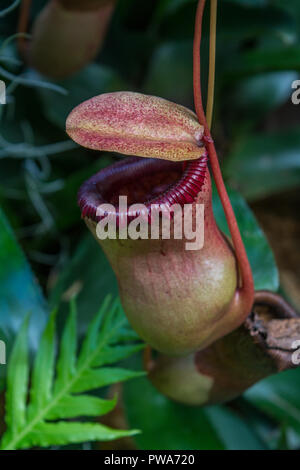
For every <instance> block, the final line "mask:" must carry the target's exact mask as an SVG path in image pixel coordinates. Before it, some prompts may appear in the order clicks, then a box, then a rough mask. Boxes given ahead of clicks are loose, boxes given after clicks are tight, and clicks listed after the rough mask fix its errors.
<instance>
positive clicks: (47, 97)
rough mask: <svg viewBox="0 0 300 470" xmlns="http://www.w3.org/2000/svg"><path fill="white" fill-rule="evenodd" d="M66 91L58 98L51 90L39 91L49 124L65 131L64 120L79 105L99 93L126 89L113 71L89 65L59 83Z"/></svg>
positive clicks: (100, 66) (101, 66) (97, 65)
mask: <svg viewBox="0 0 300 470" xmlns="http://www.w3.org/2000/svg"><path fill="white" fill-rule="evenodd" d="M59 84H60V85H61V86H62V87H63V88H65V89H66V90H68V92H69V93H68V95H67V96H59V95H58V94H57V93H54V92H53V91H51V90H47V89H40V90H39V91H38V92H39V96H40V98H41V100H42V105H43V109H44V113H45V115H46V117H47V118H48V119H49V121H50V122H52V123H53V124H55V125H57V126H59V127H60V128H62V129H65V123H66V118H67V116H68V114H69V113H70V111H71V110H72V109H73V108H75V106H77V105H78V104H79V103H82V101H85V100H87V99H89V98H92V97H93V96H96V95H100V93H109V92H112V91H118V90H122V89H124V87H125V88H126V86H125V84H124V83H123V81H122V80H121V79H120V78H119V77H118V75H117V74H116V72H115V71H113V70H112V69H110V68H108V67H105V66H103V65H99V64H91V65H88V66H87V67H85V68H84V69H82V70H81V71H80V72H78V73H77V74H76V75H73V76H72V77H70V78H67V79H65V80H61V81H59Z"/></svg>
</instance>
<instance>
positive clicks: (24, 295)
mask: <svg viewBox="0 0 300 470" xmlns="http://www.w3.org/2000/svg"><path fill="white" fill-rule="evenodd" d="M28 313H31V319H32V321H31V322H30V328H29V342H30V347H31V348H32V349H33V348H36V346H37V338H38V335H39V334H40V332H41V330H42V328H43V326H44V324H45V320H46V302H45V300H44V298H43V296H42V292H41V289H40V287H39V285H38V284H37V282H36V280H35V278H34V276H33V274H32V271H31V269H30V266H29V264H28V262H27V260H26V258H25V256H24V253H23V252H22V250H21V248H20V246H19V244H18V243H17V241H16V238H15V236H14V233H13V231H12V228H11V227H10V225H9V222H8V220H7V218H6V217H5V215H4V213H3V212H2V210H1V208H0V339H1V340H2V341H4V342H5V344H6V348H7V352H8V353H9V352H10V350H11V346H12V342H13V338H14V337H15V335H16V333H17V331H18V330H19V329H20V327H21V324H22V323H23V321H24V318H25V316H26V315H27V314H28ZM5 371H6V366H1V368H0V374H1V375H4V373H5ZM0 385H2V383H1V384H0Z"/></svg>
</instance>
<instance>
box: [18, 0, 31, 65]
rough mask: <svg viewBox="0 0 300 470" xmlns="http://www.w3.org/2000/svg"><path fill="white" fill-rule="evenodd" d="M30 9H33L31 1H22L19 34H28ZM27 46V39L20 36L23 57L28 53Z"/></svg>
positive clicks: (19, 43) (20, 50) (20, 49)
mask: <svg viewBox="0 0 300 470" xmlns="http://www.w3.org/2000/svg"><path fill="white" fill-rule="evenodd" d="M30 7H31V0H22V1H21V7H20V16H19V23H18V32H19V33H27V28H28V19H29V13H30ZM26 45H27V41H26V37H24V36H23V35H21V34H20V36H19V38H18V48H19V52H20V54H21V55H23V56H24V54H25V52H26Z"/></svg>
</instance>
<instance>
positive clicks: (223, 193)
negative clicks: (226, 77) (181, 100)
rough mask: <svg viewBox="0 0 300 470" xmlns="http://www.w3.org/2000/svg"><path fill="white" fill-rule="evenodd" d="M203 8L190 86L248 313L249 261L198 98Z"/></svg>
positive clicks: (251, 289)
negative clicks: (191, 86) (202, 127)
mask: <svg viewBox="0 0 300 470" xmlns="http://www.w3.org/2000/svg"><path fill="white" fill-rule="evenodd" d="M204 7H205V0H199V3H198V7H197V13H196V22H195V36H194V51H193V61H194V70H193V82H194V102H195V109H196V113H197V116H198V119H199V122H200V123H201V124H202V125H203V126H204V131H205V139H206V142H207V144H206V147H207V151H208V154H209V159H210V164H211V169H212V173H213V176H214V179H215V183H216V187H217V190H218V194H219V197H220V200H221V202H222V206H223V210H224V213H225V216H226V220H227V224H228V228H229V230H230V234H231V238H232V242H233V246H234V249H235V253H236V257H237V261H238V264H239V267H240V273H241V281H242V285H241V287H240V288H239V291H243V294H244V295H245V298H246V303H247V307H248V308H249V312H250V309H251V307H252V304H253V296H254V283H253V277H252V271H251V267H250V264H249V261H248V257H247V253H246V250H245V247H244V244H243V241H242V237H241V234H240V231H239V227H238V224H237V221H236V218H235V214H234V211H233V209H232V206H231V202H230V199H229V197H228V194H227V190H226V187H225V184H224V181H223V177H222V173H221V169H220V165H219V160H218V156H217V152H216V149H215V145H214V142H213V140H212V138H211V134H210V129H209V126H208V123H207V120H206V117H205V113H204V110H203V104H202V95H201V76H200V74H201V63H200V46H201V35H202V20H203V12H204Z"/></svg>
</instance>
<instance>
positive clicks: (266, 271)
mask: <svg viewBox="0 0 300 470" xmlns="http://www.w3.org/2000/svg"><path fill="white" fill-rule="evenodd" d="M228 195H229V197H230V200H231V204H232V207H233V210H234V213H235V215H236V218H237V222H238V225H239V228H240V231H241V235H242V238H243V241H244V244H245V248H246V251H247V254H248V257H249V261H250V264H251V267H252V271H253V277H254V283H255V289H256V290H261V289H268V290H271V291H277V290H278V288H279V275H278V270H277V267H276V263H275V259H274V256H273V253H272V250H271V248H270V246H269V244H268V241H267V239H266V237H265V235H264V233H263V231H262V230H261V228H260V227H259V225H258V223H257V221H256V219H255V217H254V215H253V213H252V212H251V210H250V208H249V207H248V205H247V203H246V201H245V200H244V199H243V197H242V196H241V195H240V194H239V193H238V192H237V191H234V190H228ZM213 207H214V214H215V217H216V220H217V223H218V226H219V228H220V229H221V230H222V231H223V232H224V233H225V234H226V235H227V236H230V234H229V230H228V227H227V223H226V219H225V215H224V211H223V207H222V204H221V202H220V199H219V197H218V194H217V191H216V188H214V191H213ZM262 260H263V262H262Z"/></svg>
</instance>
